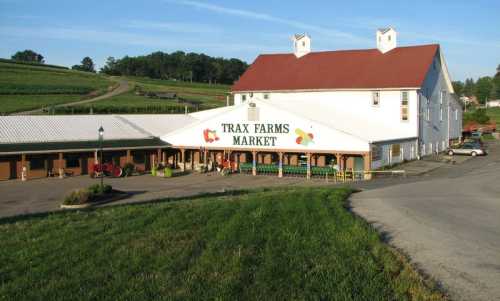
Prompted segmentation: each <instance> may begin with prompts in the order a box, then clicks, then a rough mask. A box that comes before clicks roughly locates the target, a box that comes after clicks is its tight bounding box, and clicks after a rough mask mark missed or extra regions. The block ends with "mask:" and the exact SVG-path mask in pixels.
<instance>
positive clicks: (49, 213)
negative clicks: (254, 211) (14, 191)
mask: <svg viewBox="0 0 500 301" xmlns="http://www.w3.org/2000/svg"><path fill="white" fill-rule="evenodd" d="M311 188H314V186H312V187H307V188H305V187H304V189H311ZM318 188H323V189H324V188H325V187H324V186H318ZM291 189H297V188H296V187H292V188H291ZM298 189H302V188H298ZM330 189H349V190H351V191H352V192H358V191H359V190H357V189H353V188H350V187H348V186H337V187H331V188H330ZM289 190H290V188H289V187H259V188H250V189H228V190H227V189H222V190H220V191H217V192H202V193H198V194H193V195H190V196H180V197H159V198H157V199H151V200H144V201H133V202H130V203H123V204H113V203H114V202H107V203H103V204H99V205H96V206H92V207H89V208H81V209H70V210H53V211H47V212H38V213H27V214H21V215H15V216H9V217H3V218H0V225H3V224H12V223H16V222H21V221H24V220H28V219H41V218H46V217H48V216H54V215H59V214H68V213H74V212H92V211H95V210H106V208H119V207H130V206H143V205H150V204H162V203H172V202H181V201H191V200H195V199H207V198H214V197H223V196H241V195H246V194H253V193H261V192H268V191H275V192H276V191H289ZM146 192H147V191H142V190H139V191H127V193H128V194H130V195H131V196H133V195H139V194H143V193H146ZM123 200H124V199H121V200H118V201H116V202H119V201H123Z"/></svg>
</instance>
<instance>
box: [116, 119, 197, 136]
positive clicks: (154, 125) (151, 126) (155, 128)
mask: <svg viewBox="0 0 500 301" xmlns="http://www.w3.org/2000/svg"><path fill="white" fill-rule="evenodd" d="M117 117H118V118H121V119H123V120H125V121H126V122H129V123H131V124H133V126H136V127H139V128H141V129H142V130H143V131H145V132H147V133H149V134H151V135H152V136H155V137H160V136H161V135H165V134H167V133H170V132H172V131H175V130H177V129H179V128H182V127H184V126H186V125H188V124H191V123H193V122H195V121H196V120H197V119H196V118H194V117H192V116H190V115H185V114H154V115H153V114H149V115H117Z"/></svg>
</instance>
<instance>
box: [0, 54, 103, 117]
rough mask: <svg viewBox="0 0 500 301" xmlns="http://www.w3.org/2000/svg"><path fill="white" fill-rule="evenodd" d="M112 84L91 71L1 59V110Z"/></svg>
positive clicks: (57, 100)
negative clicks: (24, 63)
mask: <svg viewBox="0 0 500 301" xmlns="http://www.w3.org/2000/svg"><path fill="white" fill-rule="evenodd" d="M111 85H113V82H111V81H109V80H108V79H107V78H106V77H103V76H100V75H96V74H92V73H85V72H79V71H72V70H65V69H56V68H50V67H42V66H32V65H22V64H10V63H3V62H0V100H1V103H2V105H1V106H0V114H8V113H13V112H18V111H24V110H31V109H36V108H41V107H45V106H50V105H54V104H61V103H67V102H73V101H77V100H80V99H85V98H88V97H90V96H91V95H98V94H102V93H104V92H105V91H106V90H107V89H108V87H109V86H111Z"/></svg>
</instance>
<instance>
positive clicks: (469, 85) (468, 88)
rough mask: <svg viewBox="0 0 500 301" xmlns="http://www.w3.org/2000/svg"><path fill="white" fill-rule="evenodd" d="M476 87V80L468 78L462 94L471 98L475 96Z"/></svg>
mask: <svg viewBox="0 0 500 301" xmlns="http://www.w3.org/2000/svg"><path fill="white" fill-rule="evenodd" d="M474 86H475V84H474V80H473V79H472V78H467V79H466V80H465V85H464V88H463V90H462V93H463V94H464V95H465V96H467V97H471V96H472V95H474V90H475V87H474Z"/></svg>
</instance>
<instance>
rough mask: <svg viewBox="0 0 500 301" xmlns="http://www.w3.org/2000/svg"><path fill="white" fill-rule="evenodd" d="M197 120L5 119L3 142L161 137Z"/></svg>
mask: <svg viewBox="0 0 500 301" xmlns="http://www.w3.org/2000/svg"><path fill="white" fill-rule="evenodd" d="M194 121H196V119H195V118H193V117H190V116H189V115H167V114H162V115H62V116H26V115H24V116H2V117H0V143H41V142H42V143H43V142H68V141H92V140H97V139H98V129H99V127H101V126H102V127H103V128H104V139H106V140H124V139H146V138H152V137H159V136H160V135H163V134H166V133H169V132H171V131H173V130H175V129H177V128H180V127H183V126H185V125H187V124H190V123H192V122H194Z"/></svg>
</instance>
